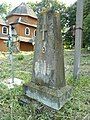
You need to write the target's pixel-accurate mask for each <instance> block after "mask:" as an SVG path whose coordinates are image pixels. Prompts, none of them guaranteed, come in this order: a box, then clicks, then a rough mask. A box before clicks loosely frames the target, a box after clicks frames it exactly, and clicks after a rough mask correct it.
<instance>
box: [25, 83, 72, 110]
mask: <svg viewBox="0 0 90 120" xmlns="http://www.w3.org/2000/svg"><path fill="white" fill-rule="evenodd" d="M24 91H25V94H26V96H28V97H30V98H32V99H35V100H37V101H38V102H41V103H43V104H45V105H47V106H49V107H51V108H53V109H56V110H59V109H61V108H62V107H63V105H64V104H65V103H66V102H67V101H68V100H70V99H71V91H72V88H71V87H70V86H65V87H63V88H61V89H55V88H48V87H46V86H39V85H37V84H35V83H33V82H30V83H29V85H24Z"/></svg>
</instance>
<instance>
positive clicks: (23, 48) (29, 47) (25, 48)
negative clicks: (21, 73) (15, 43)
mask: <svg viewBox="0 0 90 120" xmlns="http://www.w3.org/2000/svg"><path fill="white" fill-rule="evenodd" d="M20 50H21V51H33V50H34V46H33V45H32V44H31V43H28V42H27V43H26V42H20Z"/></svg>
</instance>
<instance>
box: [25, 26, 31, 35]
mask: <svg viewBox="0 0 90 120" xmlns="http://www.w3.org/2000/svg"><path fill="white" fill-rule="evenodd" d="M25 35H30V29H29V28H28V27H26V28H25Z"/></svg>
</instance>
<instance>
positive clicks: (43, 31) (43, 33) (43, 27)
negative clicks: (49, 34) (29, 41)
mask: <svg viewBox="0 0 90 120" xmlns="http://www.w3.org/2000/svg"><path fill="white" fill-rule="evenodd" d="M46 31H47V25H46V13H44V15H43V25H42V30H41V32H42V40H44V39H45V32H46Z"/></svg>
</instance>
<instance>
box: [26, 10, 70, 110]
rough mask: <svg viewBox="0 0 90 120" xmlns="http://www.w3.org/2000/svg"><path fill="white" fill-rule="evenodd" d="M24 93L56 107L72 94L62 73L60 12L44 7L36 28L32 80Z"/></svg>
mask: <svg viewBox="0 0 90 120" xmlns="http://www.w3.org/2000/svg"><path fill="white" fill-rule="evenodd" d="M24 88H25V94H26V95H27V96H28V97H30V98H33V99H35V100H37V101H39V102H41V103H43V104H45V105H47V106H49V107H51V108H54V109H56V110H59V109H60V108H61V107H62V106H63V105H64V104H65V103H66V102H67V100H69V99H70V96H71V87H70V86H67V85H66V81H65V72H64V56H63V42H62V37H61V26H60V13H58V12H55V11H53V10H48V9H43V10H42V12H41V14H40V17H39V20H38V27H37V35H36V41H35V53H34V64H33V75H32V81H31V82H30V83H29V85H25V87H24Z"/></svg>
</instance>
